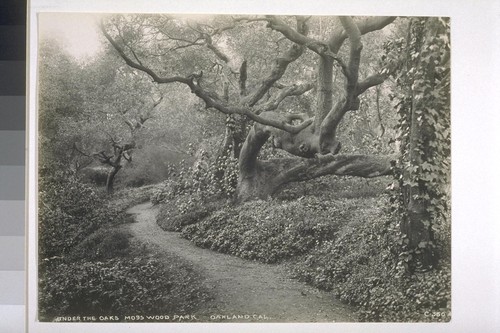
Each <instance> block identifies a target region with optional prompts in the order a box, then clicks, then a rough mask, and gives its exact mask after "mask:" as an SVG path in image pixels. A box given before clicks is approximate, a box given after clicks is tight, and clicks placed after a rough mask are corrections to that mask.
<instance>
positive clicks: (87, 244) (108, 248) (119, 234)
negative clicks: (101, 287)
mask: <svg viewBox="0 0 500 333" xmlns="http://www.w3.org/2000/svg"><path fill="white" fill-rule="evenodd" d="M130 237H131V234H130V232H126V231H123V230H117V229H115V228H101V229H99V230H97V231H96V232H94V233H93V234H91V235H90V236H88V237H87V238H85V239H84V240H83V241H82V242H81V243H79V244H78V245H76V246H75V247H74V248H73V249H72V251H71V252H70V258H71V259H73V260H74V259H77V260H78V259H87V260H103V259H111V258H117V257H121V256H123V255H125V254H127V253H128V252H129V251H130V249H129V245H130V243H129V238H130Z"/></svg>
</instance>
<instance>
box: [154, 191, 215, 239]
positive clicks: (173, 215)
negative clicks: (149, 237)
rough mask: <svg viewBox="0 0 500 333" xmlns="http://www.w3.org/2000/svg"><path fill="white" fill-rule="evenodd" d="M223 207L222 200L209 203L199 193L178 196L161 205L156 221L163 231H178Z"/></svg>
mask: <svg viewBox="0 0 500 333" xmlns="http://www.w3.org/2000/svg"><path fill="white" fill-rule="evenodd" d="M212 199H213V198H212ZM223 205H224V200H213V201H209V200H208V199H204V198H203V196H202V195H201V194H199V193H198V194H192V195H191V194H184V195H179V196H177V197H176V198H172V199H171V200H170V201H166V202H165V203H162V204H161V207H160V211H159V213H158V215H157V217H156V221H157V224H158V225H159V226H160V227H161V228H162V229H164V230H167V231H180V230H181V229H182V227H184V226H186V225H189V224H193V223H197V222H199V221H201V220H202V219H204V218H206V217H208V216H209V215H210V214H211V213H212V212H213V211H215V210H216V209H218V208H220V207H221V206H223Z"/></svg>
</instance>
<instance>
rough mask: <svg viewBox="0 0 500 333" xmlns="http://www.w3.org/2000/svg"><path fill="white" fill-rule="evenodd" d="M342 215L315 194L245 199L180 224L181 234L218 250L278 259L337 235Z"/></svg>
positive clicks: (272, 259)
mask: <svg viewBox="0 0 500 333" xmlns="http://www.w3.org/2000/svg"><path fill="white" fill-rule="evenodd" d="M342 219H343V213H342V212H341V211H340V210H338V209H337V208H335V207H333V206H331V205H329V204H328V203H325V202H323V201H321V200H319V199H316V198H314V197H309V198H303V200H298V201H291V202H279V201H272V202H271V204H269V203H266V202H264V201H253V202H248V203H245V204H243V205H241V206H240V207H238V208H237V209H235V208H230V207H227V209H224V210H220V211H217V212H215V213H213V214H212V215H211V216H210V217H208V218H207V219H205V220H203V221H202V222H199V223H197V224H192V225H189V226H187V227H186V228H184V230H183V232H182V236H183V237H185V238H187V239H190V240H191V241H193V242H194V243H195V244H197V245H199V246H201V247H206V248H210V249H212V250H217V251H220V252H225V253H230V254H234V255H238V256H240V257H243V258H248V259H257V260H260V261H263V262H266V263H274V262H279V261H282V260H283V259H286V258H290V257H293V256H296V255H299V254H303V253H305V252H307V251H308V250H309V249H311V248H312V247H314V246H316V245H317V244H319V243H321V242H323V241H326V240H331V239H333V238H334V237H335V232H336V231H337V228H338V223H339V221H340V220H342Z"/></svg>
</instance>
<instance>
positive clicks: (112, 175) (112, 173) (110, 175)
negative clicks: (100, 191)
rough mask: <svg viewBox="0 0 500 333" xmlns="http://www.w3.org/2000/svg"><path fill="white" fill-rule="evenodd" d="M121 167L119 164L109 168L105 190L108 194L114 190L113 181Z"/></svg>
mask: <svg viewBox="0 0 500 333" xmlns="http://www.w3.org/2000/svg"><path fill="white" fill-rule="evenodd" d="M121 168H122V166H121V165H117V166H114V167H113V168H111V170H110V171H109V173H108V178H107V179H106V192H107V193H108V194H113V192H114V183H115V176H116V174H117V173H118V171H120V169H121Z"/></svg>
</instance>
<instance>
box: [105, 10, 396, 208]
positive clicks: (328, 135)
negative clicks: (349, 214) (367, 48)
mask: <svg viewBox="0 0 500 333" xmlns="http://www.w3.org/2000/svg"><path fill="white" fill-rule="evenodd" d="M394 19H395V18H394V17H370V18H358V19H355V18H351V17H340V18H339V19H338V21H337V22H334V21H331V20H326V21H327V25H328V27H327V28H324V27H321V26H320V27H319V28H318V24H317V23H314V26H315V31H314V32H311V31H310V25H311V21H314V19H313V18H311V17H286V18H280V17H277V16H255V17H254V16H252V17H243V16H237V17H215V18H206V19H199V18H197V19H194V18H193V19H191V18H189V17H187V18H186V17H183V18H179V17H175V16H168V15H160V16H152V15H127V16H115V17H113V18H111V19H109V20H108V21H107V22H106V23H103V25H102V31H103V33H104V35H105V37H106V38H107V39H108V41H109V42H110V43H111V45H113V47H114V48H115V49H116V50H117V52H118V53H119V54H120V56H121V57H122V58H123V59H124V60H125V62H126V63H127V64H128V65H129V66H131V67H133V68H135V69H138V70H140V71H143V72H145V73H147V74H148V75H149V76H150V77H151V78H152V79H153V80H154V81H155V82H157V83H159V84H169V83H180V84H183V85H185V86H187V87H188V88H189V89H190V90H191V92H192V93H194V94H195V95H196V96H198V97H199V98H200V99H202V100H203V101H204V102H205V104H206V106H207V108H214V109H216V110H218V111H220V112H222V113H225V114H227V115H240V116H244V117H245V118H246V119H249V120H251V121H253V122H254V125H253V127H252V128H251V130H250V131H249V132H248V134H247V136H246V139H245V142H244V144H243V145H242V147H241V152H240V154H239V180H238V188H237V196H238V199H239V200H249V199H252V198H266V197H268V196H269V195H271V194H273V193H275V192H276V191H277V190H279V189H280V188H281V187H282V186H283V185H285V184H287V183H290V182H295V181H303V180H307V179H312V178H316V177H320V176H323V175H328V174H336V175H351V176H360V177H376V176H381V175H386V174H389V173H390V172H391V165H390V160H391V157H390V156H372V155H339V154H338V153H339V151H340V147H341V146H340V142H339V140H338V137H337V128H338V126H339V124H340V122H341V121H342V119H343V118H344V116H345V115H346V113H348V112H349V111H356V110H358V108H359V104H360V103H359V97H360V95H362V94H363V93H364V92H365V91H366V90H367V89H369V88H371V87H374V86H377V85H379V84H381V83H382V82H383V81H384V79H385V78H386V76H387V75H386V74H384V73H382V72H380V71H377V70H375V71H373V73H371V74H370V75H367V76H366V77H363V78H360V77H359V69H360V62H361V52H362V48H363V45H362V36H364V35H366V34H369V33H371V32H373V31H377V30H380V29H383V28H384V27H386V26H387V25H389V24H390V23H392V22H393V21H394ZM249 29H250V30H249ZM252 29H255V30H252ZM249 31H250V33H249ZM245 33H246V34H245ZM252 33H254V35H255V36H259V37H262V38H263V39H262V40H254V39H252V38H255V37H254V36H251V34H252ZM266 36H270V37H271V38H272V40H273V41H272V42H273V43H276V44H277V45H278V52H277V53H275V54H274V56H273V57H272V58H270V57H268V58H267V59H265V64H266V65H265V66H262V67H261V68H260V69H258V68H257V69H255V67H254V66H252V64H251V63H250V60H252V59H245V57H244V55H245V53H244V52H239V51H241V50H238V49H236V48H233V47H231V46H232V45H235V44H236V43H237V42H236V41H235V40H237V39H239V38H248V39H244V41H246V42H248V43H250V42H251V43H250V45H251V47H252V51H253V52H254V53H259V52H261V51H260V50H259V49H260V48H261V47H262V48H263V47H264V46H265V44H266V42H267V43H268V41H266V39H265V38H266ZM216 40H217V42H216ZM280 41H283V42H282V43H280ZM345 41H348V50H347V51H346V52H345V53H346V55H345V56H344V57H342V56H340V51H341V48H342V46H343V45H344V42H345ZM248 43H247V44H248ZM247 47H248V46H247ZM189 51H190V52H189ZM247 54H248V52H247ZM268 56H269V54H268ZM301 57H304V58H307V57H309V58H308V59H310V61H311V62H312V64H311V63H310V64H308V65H309V66H310V67H311V68H312V69H313V71H315V72H316V74H315V75H313V76H309V77H307V76H306V75H301V77H300V78H299V77H297V74H296V73H300V70H298V71H296V72H295V73H293V72H292V71H291V70H289V68H292V67H293V66H294V63H295V62H297V61H298V60H299V59H301ZM175 60H177V62H175ZM179 60H180V61H179ZM302 65H303V63H302ZM252 68H254V72H252V71H251V69H252ZM335 68H338V69H339V70H340V72H341V73H342V75H343V77H344V85H343V89H341V91H334V84H333V72H334V69H335ZM381 69H382V68H380V69H379V70H381ZM287 72H288V73H287ZM216 74H217V75H216ZM314 76H315V77H316V82H313V81H312V80H311V78H312V77H314ZM222 87H227V88H226V89H232V90H238V91H237V92H234V93H229V94H226V93H224V88H222ZM313 88H316V89H315V91H316V95H317V96H316V103H315V106H314V107H312V110H302V109H295V110H286V111H285V110H282V109H281V108H280V106H281V105H282V103H283V102H284V101H285V100H286V99H288V98H290V97H298V96H301V95H303V94H305V93H306V92H308V91H310V90H311V89H313ZM228 95H229V97H227V96H228ZM268 140H272V143H273V145H274V146H275V147H276V148H279V149H282V150H284V151H286V152H288V153H290V154H292V155H293V156H294V157H290V158H282V159H273V160H259V159H258V156H259V153H260V151H261V149H262V147H263V145H264V144H265V143H266V142H267V141H268Z"/></svg>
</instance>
